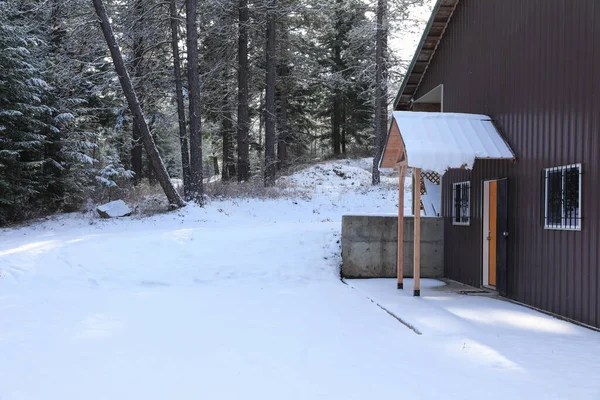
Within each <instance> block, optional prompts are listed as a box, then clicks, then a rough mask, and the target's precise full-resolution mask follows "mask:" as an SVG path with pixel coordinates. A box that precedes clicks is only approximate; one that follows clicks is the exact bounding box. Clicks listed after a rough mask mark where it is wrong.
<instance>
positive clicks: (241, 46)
mask: <svg viewBox="0 0 600 400" xmlns="http://www.w3.org/2000/svg"><path fill="white" fill-rule="evenodd" d="M238 7H239V26H238V29H239V39H238V115H237V123H238V130H237V146H238V170H237V174H238V181H240V182H242V181H247V180H248V179H249V178H250V137H249V136H250V106H249V100H248V97H249V94H248V20H249V18H248V0H239V6H238Z"/></svg>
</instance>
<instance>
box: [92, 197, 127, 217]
mask: <svg viewBox="0 0 600 400" xmlns="http://www.w3.org/2000/svg"><path fill="white" fill-rule="evenodd" d="M96 210H97V211H98V214H100V216H101V217H103V218H118V217H125V216H127V215H130V214H131V208H129V206H128V205H127V204H125V202H124V201H123V200H115V201H111V202H109V203H106V204H103V205H101V206H98V208H96Z"/></svg>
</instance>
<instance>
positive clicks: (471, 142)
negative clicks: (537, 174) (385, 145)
mask: <svg viewBox="0 0 600 400" xmlns="http://www.w3.org/2000/svg"><path fill="white" fill-rule="evenodd" d="M392 116H393V122H395V123H396V124H397V128H398V130H399V133H400V136H401V137H402V142H403V143H404V148H405V154H406V158H407V161H408V165H409V166H410V167H413V168H421V169H422V170H424V171H435V172H438V173H440V174H443V173H444V172H445V171H446V170H448V169H451V168H469V169H471V168H473V164H474V163H475V159H477V158H480V159H514V158H515V156H514V153H513V152H512V150H511V149H510V147H509V146H508V144H507V143H506V141H505V140H504V139H503V138H502V135H501V134H500V132H498V130H497V129H496V127H495V126H494V124H493V123H492V120H491V118H490V117H488V116H485V115H476V114H453V113H439V112H412V111H396V112H394V113H392ZM392 125H393V123H392Z"/></svg>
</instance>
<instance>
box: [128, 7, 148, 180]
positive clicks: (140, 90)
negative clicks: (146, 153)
mask: <svg viewBox="0 0 600 400" xmlns="http://www.w3.org/2000/svg"><path fill="white" fill-rule="evenodd" d="M133 11H134V17H135V21H134V24H133V71H132V72H133V74H132V75H133V84H134V88H135V91H136V93H137V97H138V100H139V102H140V106H141V107H142V110H143V109H144V102H145V97H146V96H145V95H144V87H143V84H142V82H141V80H142V79H143V76H144V71H143V68H144V53H145V51H146V50H145V46H146V40H145V37H144V33H143V32H141V30H143V29H144V0H135V3H134V5H133ZM131 134H132V137H131V170H132V171H133V172H134V173H135V175H134V176H133V183H134V185H137V184H139V183H140V182H141V181H142V178H143V161H142V132H141V128H140V127H139V126H138V124H136V123H135V122H134V123H133V127H132V132H131Z"/></svg>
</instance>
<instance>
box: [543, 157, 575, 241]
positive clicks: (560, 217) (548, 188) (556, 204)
mask: <svg viewBox="0 0 600 400" xmlns="http://www.w3.org/2000/svg"><path fill="white" fill-rule="evenodd" d="M544 178H545V185H544V187H545V198H544V227H545V228H546V229H569V230H579V229H581V164H572V165H566V166H562V167H554V168H546V169H545V170H544Z"/></svg>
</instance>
